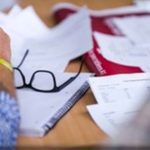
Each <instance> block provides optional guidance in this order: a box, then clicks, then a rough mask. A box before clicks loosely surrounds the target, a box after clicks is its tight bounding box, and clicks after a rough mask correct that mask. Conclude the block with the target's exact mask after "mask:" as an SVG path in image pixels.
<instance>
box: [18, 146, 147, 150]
mask: <svg viewBox="0 0 150 150" xmlns="http://www.w3.org/2000/svg"><path fill="white" fill-rule="evenodd" d="M145 148H148V147H111V146H108V147H107V146H104V147H103V146H100V145H97V146H77V147H18V148H17V149H16V150H32V149H33V150H34V149H35V150H132V149H133V150H134V149H136V150H138V149H145Z"/></svg>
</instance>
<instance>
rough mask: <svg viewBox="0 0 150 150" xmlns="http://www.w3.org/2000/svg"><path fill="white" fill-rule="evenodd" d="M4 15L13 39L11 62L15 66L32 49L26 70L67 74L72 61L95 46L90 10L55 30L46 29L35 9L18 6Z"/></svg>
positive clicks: (7, 29) (26, 62)
mask: <svg viewBox="0 0 150 150" xmlns="http://www.w3.org/2000/svg"><path fill="white" fill-rule="evenodd" d="M1 16H2V17H1V18H3V19H1V20H2V27H3V29H4V30H5V31H6V32H7V33H8V35H9V36H10V38H11V48H12V60H11V61H12V63H13V66H15V67H16V66H17V65H18V64H19V62H20V60H21V59H22V57H23V55H24V53H25V51H26V50H27V49H29V51H30V53H29V55H28V57H27V59H26V61H25V63H24V65H23V67H24V66H30V68H31V69H33V70H37V68H38V69H48V70H49V69H50V70H55V69H56V70H60V71H64V70H65V68H66V66H67V64H68V63H69V61H70V60H72V59H74V58H76V57H78V56H81V55H83V54H84V53H86V52H87V51H89V50H90V49H92V47H93V41H92V31H91V24H90V17H89V12H88V10H87V8H82V9H81V10H79V11H78V12H77V13H76V14H74V15H71V16H70V17H68V18H67V19H65V20H64V21H63V22H62V23H61V24H59V25H58V26H56V27H54V28H48V27H46V26H45V24H44V23H43V22H42V21H41V19H40V18H39V17H38V16H37V14H36V13H35V11H34V9H33V7H31V6H29V7H27V8H25V9H22V8H20V7H19V6H17V5H16V6H14V7H13V8H12V9H11V11H10V12H9V13H8V15H5V14H3V13H2V15H1ZM30 24H31V25H30ZM16 26H17V28H16ZM74 30H76V32H74Z"/></svg>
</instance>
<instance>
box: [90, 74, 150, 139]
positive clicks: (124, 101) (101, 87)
mask: <svg viewBox="0 0 150 150" xmlns="http://www.w3.org/2000/svg"><path fill="white" fill-rule="evenodd" d="M89 83H90V87H91V89H92V92H93V94H94V96H95V98H96V100H97V102H98V104H97V105H96V106H88V110H89V111H90V114H91V116H92V118H93V119H94V121H95V122H96V123H97V125H98V126H99V127H100V128H102V129H103V130H104V131H105V132H106V133H107V134H108V135H109V136H112V137H113V136H115V135H116V133H117V132H118V130H119V129H120V128H122V127H125V126H126V125H128V122H129V121H130V119H132V117H134V116H135V115H136V114H137V113H138V112H139V110H140V108H141V107H142V106H143V105H144V104H145V102H146V101H147V100H149V99H150V74H149V73H138V74H126V75H124V74H123V75H114V76H109V77H91V78H90V79H89Z"/></svg>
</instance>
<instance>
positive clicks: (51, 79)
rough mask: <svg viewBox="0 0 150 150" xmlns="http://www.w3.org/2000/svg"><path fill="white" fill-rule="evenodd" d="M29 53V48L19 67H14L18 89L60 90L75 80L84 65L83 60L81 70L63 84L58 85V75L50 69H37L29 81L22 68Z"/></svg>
mask: <svg viewBox="0 0 150 150" xmlns="http://www.w3.org/2000/svg"><path fill="white" fill-rule="evenodd" d="M28 53H29V50H27V51H26V52H25V54H24V56H23V58H22V60H21V62H20V63H19V65H18V66H17V67H13V69H14V74H15V75H16V76H17V80H18V81H17V83H16V88H17V89H22V88H30V89H32V90H34V91H37V92H45V93H46V92H47V93H49V92H59V91H61V90H62V89H64V88H65V87H67V86H68V85H69V84H70V83H71V82H73V81H74V80H75V79H76V78H77V77H78V76H79V74H80V73H81V70H82V66H83V61H82V62H81V65H80V68H79V71H78V72H77V74H76V75H75V76H73V77H71V78H69V79H68V80H67V81H65V82H64V83H62V84H61V85H59V86H58V85H57V83H56V77H55V75H54V73H53V72H51V71H48V70H37V71H35V72H34V73H33V74H32V76H31V78H30V80H29V83H27V82H26V78H25V75H24V74H23V72H22V71H21V70H20V67H21V65H22V64H23V62H24V60H25V58H26V57H27V55H28ZM43 78H44V80H46V84H44V83H43Z"/></svg>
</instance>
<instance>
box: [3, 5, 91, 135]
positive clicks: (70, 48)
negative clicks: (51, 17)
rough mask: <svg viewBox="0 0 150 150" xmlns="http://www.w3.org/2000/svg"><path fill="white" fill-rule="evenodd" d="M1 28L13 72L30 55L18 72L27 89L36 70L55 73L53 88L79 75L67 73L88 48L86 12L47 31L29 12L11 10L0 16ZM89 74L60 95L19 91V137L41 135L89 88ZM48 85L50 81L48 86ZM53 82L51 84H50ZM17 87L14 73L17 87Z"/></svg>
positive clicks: (42, 84) (45, 81)
mask: <svg viewBox="0 0 150 150" xmlns="http://www.w3.org/2000/svg"><path fill="white" fill-rule="evenodd" d="M0 27H2V28H3V29H4V30H5V31H6V32H7V34H8V35H9V36H10V38H11V49H12V60H11V61H12V64H13V66H14V67H17V66H18V65H19V63H20V61H21V60H22V58H23V56H24V54H25V52H26V51H27V50H29V53H28V55H27V56H26V58H25V60H24V62H23V64H22V66H21V67H20V68H19V69H20V70H21V71H22V72H23V74H24V76H25V82H26V84H28V83H29V81H30V80H31V76H32V75H33V73H34V71H37V70H46V71H51V72H53V74H54V76H55V78H56V79H55V80H56V84H57V86H59V85H61V84H63V83H65V82H66V81H67V80H68V79H70V78H71V80H72V77H74V76H75V75H76V74H77V73H65V72H64V70H65V68H66V66H67V65H68V63H69V61H70V60H72V59H74V58H77V57H79V56H81V55H83V54H85V53H86V52H87V51H89V50H90V49H92V47H93V42H92V32H91V24H90V17H89V13H88V10H87V9H86V8H83V9H81V10H80V11H79V12H78V13H77V14H75V15H73V16H71V17H69V18H68V19H66V20H65V21H64V22H62V23H61V24H60V25H58V26H56V27H54V28H49V27H47V26H46V25H45V24H44V23H43V22H42V21H41V19H40V18H39V17H38V16H37V14H36V13H35V11H34V9H33V7H31V6H29V7H27V8H25V9H22V8H20V7H19V6H15V7H13V8H12V10H11V11H10V12H9V13H8V14H4V13H2V12H1V13H0ZM89 76H91V74H90V73H80V74H79V76H78V77H77V78H76V79H75V80H73V81H72V82H71V83H70V84H68V85H67V86H66V87H65V88H64V89H62V90H61V91H59V92H52V93H42V92H36V91H33V90H32V89H29V88H23V89H20V90H17V94H18V101H19V106H20V113H21V126H20V132H21V133H23V134H26V135H34V136H43V135H44V134H46V133H47V132H48V130H49V129H51V128H52V127H53V126H54V125H55V124H56V123H57V122H58V120H59V119H60V118H61V117H62V116H63V115H64V114H65V113H66V112H67V111H68V110H69V109H70V108H71V107H72V106H73V105H74V104H75V103H76V102H77V101H78V100H79V99H80V97H81V96H82V95H83V94H84V93H85V91H86V90H87V89H88V87H89V85H88V84H87V82H86V81H87V79H88V78H89ZM38 79H39V80H38V81H37V85H40V87H45V86H47V87H49V86H51V84H52V82H53V81H52V80H51V77H50V78H46V77H45V76H39V77H38ZM49 80H50V81H49ZM53 80H54V79H53ZM19 82H20V76H19V74H15V83H16V84H17V83H19Z"/></svg>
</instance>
